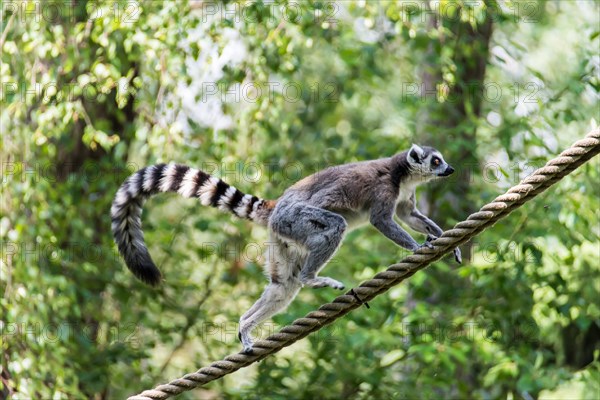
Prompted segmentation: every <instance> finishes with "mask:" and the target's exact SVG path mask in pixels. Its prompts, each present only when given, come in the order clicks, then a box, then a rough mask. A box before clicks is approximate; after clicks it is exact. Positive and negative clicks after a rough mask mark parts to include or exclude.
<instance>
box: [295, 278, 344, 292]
mask: <svg viewBox="0 0 600 400" xmlns="http://www.w3.org/2000/svg"><path fill="white" fill-rule="evenodd" d="M302 283H303V284H304V285H305V286H308V287H311V288H314V289H318V288H324V287H331V288H334V289H338V290H344V288H345V286H344V284H343V283H342V282H339V281H336V280H335V279H332V278H328V277H326V276H319V277H316V278H313V279H308V280H306V281H303V282H302Z"/></svg>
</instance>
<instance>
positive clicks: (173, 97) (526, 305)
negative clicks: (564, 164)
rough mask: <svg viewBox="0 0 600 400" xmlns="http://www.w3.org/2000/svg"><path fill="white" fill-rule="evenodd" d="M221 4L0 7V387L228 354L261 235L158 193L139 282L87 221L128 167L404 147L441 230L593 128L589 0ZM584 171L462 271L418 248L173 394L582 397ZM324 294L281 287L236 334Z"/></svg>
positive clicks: (310, 164) (70, 390)
mask: <svg viewBox="0 0 600 400" xmlns="http://www.w3.org/2000/svg"><path fill="white" fill-rule="evenodd" d="M17 3H18V4H17ZM22 3H23V4H24V6H23V7H26V8H19V7H21V4H22ZM224 3H226V4H224ZM224 3H220V2H198V1H194V2H189V3H188V2H184V1H177V2H174V1H172V2H170V1H164V2H162V1H151V2H139V3H138V2H132V1H124V0H123V1H94V2H86V1H80V2H76V3H74V4H73V5H71V3H70V2H64V1H59V2H55V1H49V2H12V3H11V2H8V3H6V4H2V7H3V9H2V16H1V18H2V19H1V21H0V24H1V25H0V35H1V36H0V37H1V39H0V41H1V42H2V55H1V60H2V64H1V67H0V81H1V83H2V85H1V88H0V89H1V90H2V93H1V96H0V101H1V105H2V113H1V115H0V125H1V130H2V136H3V141H2V145H1V146H2V147H1V149H2V156H1V157H2V159H1V162H2V196H1V199H0V204H1V207H2V208H1V210H2V211H1V212H0V214H1V217H0V236H1V243H2V254H1V259H0V273H1V280H0V288H1V289H2V298H1V299H0V310H1V316H0V329H1V330H2V360H1V368H2V373H1V376H2V381H1V382H2V383H1V385H2V386H1V388H2V389H1V390H2V394H3V397H6V396H7V395H9V394H13V395H14V397H15V398H56V399H62V398H65V399H66V398H69V399H70V398H98V399H103V398H124V397H126V396H127V395H131V394H133V393H134V392H138V391H141V390H142V389H146V388H150V387H153V386H155V385H156V384H158V383H162V382H165V381H167V380H169V379H171V378H174V377H177V376H180V375H182V374H184V373H186V372H189V371H193V370H195V369H197V368H198V367H200V366H203V365H206V364H208V363H209V362H211V361H213V360H215V359H218V358H221V357H222V356H224V355H226V354H228V353H231V352H233V351H238V350H239V348H240V345H239V343H238V342H237V338H236V335H237V331H236V329H237V326H236V322H237V320H238V318H239V316H240V314H241V313H242V312H243V311H245V310H246V309H247V308H248V307H249V306H250V305H251V304H252V303H253V301H254V300H255V299H256V298H257V297H258V296H259V294H260V291H261V289H262V287H263V285H264V283H265V279H264V277H263V273H262V271H261V254H262V253H263V251H264V250H265V243H266V241H267V237H266V232H265V231H264V230H263V229H261V228H256V227H252V226H249V225H248V224H247V223H245V222H244V221H238V220H233V219H232V218H231V217H230V216H228V215H223V214H220V213H218V212H216V211H214V210H211V209H207V208H206V207H202V206H200V205H199V204H198V203H197V202H193V201H191V200H185V199H180V198H178V197H177V196H174V195H165V196H159V197H156V198H154V199H152V200H151V201H149V202H148V203H147V204H146V205H145V213H144V230H145V233H146V241H147V243H148V245H149V247H150V251H151V253H152V254H153V257H154V259H155V260H156V261H157V263H158V265H159V266H160V268H161V270H162V271H163V272H164V274H165V276H166V279H165V282H164V283H163V284H162V285H161V287H160V288H158V289H152V288H148V287H146V286H144V285H143V284H141V283H139V282H137V281H136V280H135V279H134V278H133V277H132V276H131V274H130V273H129V272H128V271H127V270H126V268H124V265H123V263H122V261H121V260H120V259H119V257H118V255H117V253H116V249H115V247H114V245H113V243H112V238H111V234H110V217H109V209H110V204H111V201H112V198H113V196H114V194H115V192H116V190H117V188H118V187H119V185H120V184H121V183H122V181H123V180H124V179H125V178H126V177H127V176H128V175H129V174H130V173H131V172H133V171H134V170H136V169H138V168H140V167H141V166H143V165H146V164H152V163H156V162H168V161H176V162H182V163H187V164H190V165H195V166H198V167H202V168H204V169H207V170H208V171H209V172H214V173H215V174H216V175H219V176H223V177H224V178H225V179H226V180H227V181H229V182H230V183H231V184H233V185H235V186H237V187H239V188H240V189H241V190H244V191H247V192H251V193H256V194H260V195H264V196H265V197H267V198H276V197H277V196H278V195H279V194H280V193H281V192H282V191H283V190H285V188H286V187H287V186H289V185H290V184H292V183H293V182H294V181H296V180H297V179H299V178H300V177H302V176H305V175H307V174H309V173H312V172H315V171H317V170H319V169H321V168H323V167H325V166H328V165H332V164H340V163H346V162H352V161H357V160H365V159H372V158H378V157H384V156H389V155H391V154H393V153H394V152H396V151H398V150H401V149H405V148H407V146H409V145H410V143H412V142H417V143H427V142H428V143H429V144H431V145H433V146H435V147H438V148H439V149H441V150H442V152H443V153H444V155H445V158H446V159H447V160H448V161H449V162H450V163H452V164H453V165H454V166H455V167H457V170H458V173H457V174H455V175H454V176H453V177H451V178H449V179H447V180H444V181H440V182H439V183H436V184H433V185H431V187H429V188H427V189H423V191H422V193H421V197H422V199H423V200H422V204H421V206H422V207H423V208H425V209H426V212H427V213H429V214H431V215H433V216H434V218H435V219H436V220H437V221H438V222H439V223H440V225H441V226H442V227H444V228H448V227H450V226H452V224H453V223H455V222H457V221H459V220H462V219H464V218H465V217H466V216H467V214H468V213H469V212H471V211H473V210H475V209H477V208H478V207H479V206H480V205H481V204H483V203H484V202H486V201H489V200H491V199H493V198H494V197H495V196H496V195H497V194H499V193H501V192H503V191H504V190H505V189H507V188H508V187H510V186H512V185H514V184H516V183H517V182H518V181H519V180H520V179H521V178H523V177H524V176H526V175H528V174H529V173H531V172H532V171H533V170H534V169H535V168H536V167H539V166H542V165H543V163H544V162H545V160H547V159H548V158H550V157H552V156H554V155H555V154H556V153H558V152H559V151H560V150H561V149H563V148H564V147H566V146H568V145H570V144H571V143H572V142H573V141H574V140H576V139H578V138H580V137H581V136H582V135H584V134H585V133H586V132H587V131H588V130H589V129H590V127H594V126H596V125H597V123H598V121H600V109H599V108H598V99H599V96H600V94H599V92H600V75H599V71H600V66H599V64H598V52H597V49H598V45H599V38H600V35H599V33H600V27H599V24H600V21H599V19H598V15H599V13H598V11H599V10H598V4H597V3H592V2H585V1H582V2H546V1H539V2H537V1H533V2H532V1H507V2H495V1H493V0H489V1H485V2H466V1H464V2H463V1H456V2H450V1H441V2H427V3H425V2H424V3H418V2H392V1H390V2H361V1H358V2H314V1H306V2H289V3H288V2H284V1H276V2H263V1H256V2H250V3H248V2H240V3H237V2H224ZM11 4H12V5H15V7H17V8H12V5H11ZM53 7H54V8H53ZM427 7H429V9H427ZM226 8H227V10H229V11H226ZM422 91H423V92H422ZM599 180H600V164H599V161H598V159H595V160H593V161H592V162H590V163H589V164H588V165H586V166H584V167H583V168H581V169H580V170H578V171H577V172H575V173H574V174H573V175H572V176H570V177H568V178H567V179H565V180H563V181H561V182H560V183H559V184H558V185H557V186H556V187H554V188H553V189H551V191H550V192H548V193H546V194H544V195H540V196H539V198H537V199H536V200H534V201H533V202H531V203H529V204H528V205H527V206H525V207H524V208H523V209H520V210H519V211H517V212H515V213H514V214H512V215H511V216H510V217H509V218H508V219H505V220H503V221H502V222H500V223H498V224H497V225H496V226H495V227H494V228H492V229H490V230H489V231H487V232H485V233H484V234H482V235H480V236H478V237H477V238H476V239H475V240H474V241H473V242H472V243H470V244H469V245H468V246H466V247H465V248H464V250H465V253H467V255H468V257H467V259H468V260H467V262H466V263H465V265H463V266H461V267H457V266H455V265H454V263H453V262H451V260H450V259H448V260H443V261H440V262H437V263H436V264H435V265H433V266H431V267H430V268H429V269H427V270H426V271H424V272H421V273H419V274H417V275H415V276H414V277H412V278H411V279H410V281H409V282H407V283H406V284H403V285H400V286H399V287H396V288H393V289H392V290H391V291H390V292H389V293H388V294H387V295H384V296H381V297H380V298H377V299H375V300H374V301H373V302H371V303H370V305H371V308H370V309H366V308H361V309H360V310H357V311H356V312H354V313H353V314H352V315H349V316H347V317H345V318H344V319H342V320H341V321H338V322H336V324H335V325H333V326H330V327H327V328H325V329H323V330H321V331H319V332H318V333H315V334H313V335H311V336H309V337H308V338H307V339H306V340H304V341H302V342H300V343H297V344H295V345H294V346H293V347H292V348H289V349H285V350H283V351H282V352H280V353H278V355H276V356H275V357H271V358H268V359H266V360H264V361H262V362H261V363H259V364H258V365H255V366H253V367H251V368H248V369H245V370H242V371H239V372H236V373H235V375H233V376H229V377H227V378H225V379H224V380H222V381H219V382H215V383H212V384H210V385H208V386H207V387H206V388H204V389H201V390H199V391H196V392H193V393H187V394H185V395H183V396H182V398H190V399H191V398H221V397H227V398H273V399H279V398H315V397H320V398H340V397H343V398H357V399H362V398H415V397H419V398H432V399H433V398H515V397H524V398H538V397H554V398H596V397H598V393H599V390H600V388H599V387H598V379H597V378H598V374H599V373H600V360H599V357H600V354H599V351H598V348H599V347H600V322H599V321H600V306H599V305H598V298H599V295H600V281H599V279H598V277H599V273H600V265H599V263H598V257H599V251H600V230H599V228H598V227H599V225H598V221H599V219H600V211H599V210H600V186H599V185H598V181H599ZM468 253H470V254H468ZM405 255H407V253H406V251H404V250H402V249H399V248H397V247H396V246H395V245H394V244H392V243H391V242H389V241H388V240H386V239H385V238H383V237H382V236H381V235H380V234H378V233H377V232H376V231H375V230H374V229H373V228H363V229H361V230H358V231H354V232H352V233H350V234H349V235H348V236H347V238H346V239H345V242H344V245H343V246H342V248H341V249H340V251H339V252H338V253H337V255H336V256H335V258H334V259H333V260H332V261H331V262H330V265H329V266H328V267H327V269H326V274H327V275H331V276H333V277H335V278H336V279H338V280H341V281H343V282H344V283H346V284H347V285H350V286H354V285H355V284H357V283H359V282H360V281H361V280H364V279H367V278H369V277H370V276H372V275H373V274H374V273H376V272H377V271H379V270H381V269H382V268H384V267H385V266H386V265H388V264H390V263H393V262H394V261H396V260H398V259H400V258H401V257H403V256H405ZM334 295H335V294H334V293H332V292H331V291H330V290H321V291H310V290H303V291H301V293H300V295H299V296H298V298H297V300H296V301H295V302H294V303H293V304H292V305H291V306H290V308H289V310H288V311H287V312H286V313H285V314H282V315H278V316H276V317H275V318H274V322H273V323H267V324H265V325H264V326H262V327H261V328H260V330H259V332H257V334H258V335H259V336H261V337H264V336H266V335H267V334H269V333H272V332H273V331H274V330H275V329H276V328H277V327H279V326H281V325H284V324H287V323H290V322H291V321H293V320H294V319H295V318H296V317H298V316H301V315H303V314H304V313H306V312H309V311H310V310H312V309H314V308H315V307H317V306H318V305H319V304H321V303H323V302H325V301H328V300H331V299H332V297H333V296H334Z"/></svg>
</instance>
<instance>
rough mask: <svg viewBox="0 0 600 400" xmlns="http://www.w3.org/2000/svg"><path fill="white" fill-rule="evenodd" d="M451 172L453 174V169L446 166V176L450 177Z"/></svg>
mask: <svg viewBox="0 0 600 400" xmlns="http://www.w3.org/2000/svg"><path fill="white" fill-rule="evenodd" d="M453 172H454V168H452V167H451V166H449V165H448V168H446V175H450V174H451V173H453Z"/></svg>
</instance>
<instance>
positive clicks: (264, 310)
mask: <svg viewBox="0 0 600 400" xmlns="http://www.w3.org/2000/svg"><path fill="white" fill-rule="evenodd" d="M305 256H306V254H305V251H304V250H303V249H301V248H299V247H297V246H289V245H288V244H287V243H285V242H283V241H282V240H281V239H279V238H277V237H274V235H271V239H270V241H269V246H268V247H267V251H266V254H265V257H266V263H265V272H267V273H268V274H269V279H270V282H269V284H268V285H267V286H266V287H265V290H264V292H263V294H262V295H261V296H260V298H259V299H258V300H257V301H256V303H254V305H253V306H252V307H251V308H250V309H249V310H248V311H247V312H246V313H245V314H244V315H242V317H241V318H240V325H239V339H240V341H241V342H242V344H243V346H244V352H245V353H250V352H252V339H251V337H250V333H251V332H252V330H253V329H254V328H256V327H257V326H258V325H259V324H260V323H261V322H263V321H264V320H266V319H268V318H270V317H272V316H273V315H275V314H277V313H279V312H281V311H283V310H284V309H285V308H286V307H287V306H288V305H289V304H290V302H291V301H292V300H293V299H294V298H295V297H296V295H297V294H298V291H299V290H300V288H301V287H302V283H301V282H300V281H299V280H298V278H297V276H295V275H297V274H298V273H297V271H299V270H300V267H301V265H302V263H303V261H304V258H305Z"/></svg>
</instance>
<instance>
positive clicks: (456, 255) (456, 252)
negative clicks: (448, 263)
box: [454, 247, 462, 264]
mask: <svg viewBox="0 0 600 400" xmlns="http://www.w3.org/2000/svg"><path fill="white" fill-rule="evenodd" d="M454 259H455V260H456V262H457V263H459V264H462V253H461V252H460V249H459V248H458V247H456V248H455V249H454Z"/></svg>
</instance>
